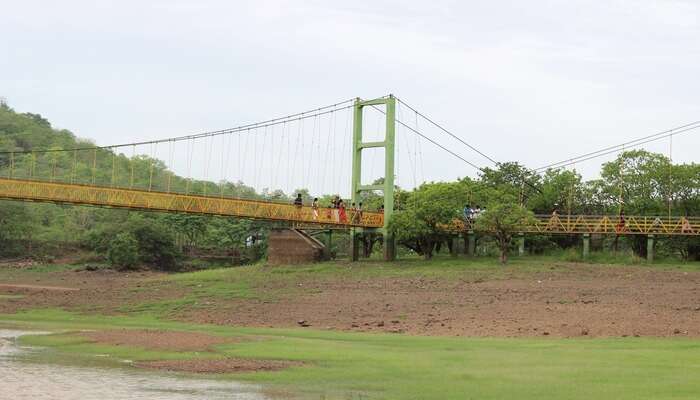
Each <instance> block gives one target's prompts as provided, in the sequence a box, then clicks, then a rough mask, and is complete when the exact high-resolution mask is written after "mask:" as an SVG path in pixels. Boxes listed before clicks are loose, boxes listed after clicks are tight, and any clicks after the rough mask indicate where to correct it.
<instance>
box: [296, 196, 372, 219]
mask: <svg viewBox="0 0 700 400" xmlns="http://www.w3.org/2000/svg"><path fill="white" fill-rule="evenodd" d="M294 206H295V207H296V208H297V212H298V213H299V217H301V214H302V208H303V206H304V200H303V198H302V196H301V193H297V197H296V198H295V199H294ZM325 211H326V212H325V215H321V207H320V204H319V200H318V197H314V199H313V201H312V202H311V217H312V219H313V221H321V220H326V221H330V222H335V223H338V224H359V223H360V222H361V221H362V214H363V208H362V202H359V203H355V202H352V203H351V204H350V207H349V208H348V207H347V205H346V203H345V200H343V199H342V198H340V196H337V195H336V196H333V198H331V201H330V204H329V206H328V207H325ZM383 211H384V206H383V205H382V206H381V208H380V209H379V212H383Z"/></svg>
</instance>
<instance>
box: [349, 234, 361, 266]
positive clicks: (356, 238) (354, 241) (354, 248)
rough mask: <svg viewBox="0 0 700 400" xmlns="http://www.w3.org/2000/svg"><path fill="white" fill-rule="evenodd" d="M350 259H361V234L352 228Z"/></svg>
mask: <svg viewBox="0 0 700 400" xmlns="http://www.w3.org/2000/svg"><path fill="white" fill-rule="evenodd" d="M349 250H350V251H349V253H350V261H358V260H359V259H360V234H359V233H357V232H356V231H355V229H351V230H350V249H349Z"/></svg>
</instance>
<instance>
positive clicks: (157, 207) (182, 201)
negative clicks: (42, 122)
mask: <svg viewBox="0 0 700 400" xmlns="http://www.w3.org/2000/svg"><path fill="white" fill-rule="evenodd" d="M0 199H12V200H22V201H37V202H50V203H65V204H78V205H92V206H100V207H115V208H128V209H134V210H153V211H165V212H179V213H189V214H206V215H222V216H233V217H240V218H252V219H262V220H270V221H289V222H295V223H304V224H310V225H328V226H345V227H363V228H381V227H382V226H384V214H382V213H378V212H362V214H361V215H359V216H355V215H354V214H353V212H352V211H351V210H348V212H347V221H346V222H341V221H337V220H336V217H335V214H334V213H333V210H331V209H328V208H319V209H318V213H317V214H318V216H316V214H314V210H313V209H312V208H311V207H309V206H302V207H297V206H294V205H292V204H288V203H277V202H271V201H259V200H246V199H238V198H230V197H216V196H199V195H188V194H182V193H166V192H156V191H147V190H139V189H128V188H121V187H119V188H117V187H104V186H92V185H80V184H69V183H57V182H45V181H31V180H23V179H8V178H0Z"/></svg>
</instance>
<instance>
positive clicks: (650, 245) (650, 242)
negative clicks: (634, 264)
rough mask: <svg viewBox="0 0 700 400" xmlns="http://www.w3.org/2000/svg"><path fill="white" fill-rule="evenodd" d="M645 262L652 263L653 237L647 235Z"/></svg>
mask: <svg viewBox="0 0 700 400" xmlns="http://www.w3.org/2000/svg"><path fill="white" fill-rule="evenodd" d="M647 261H648V262H654V235H647Z"/></svg>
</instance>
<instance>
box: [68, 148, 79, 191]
mask: <svg viewBox="0 0 700 400" xmlns="http://www.w3.org/2000/svg"><path fill="white" fill-rule="evenodd" d="M77 168H78V149H75V150H73V171H72V172H71V174H70V183H73V182H74V181H75V173H76V169H77Z"/></svg>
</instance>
